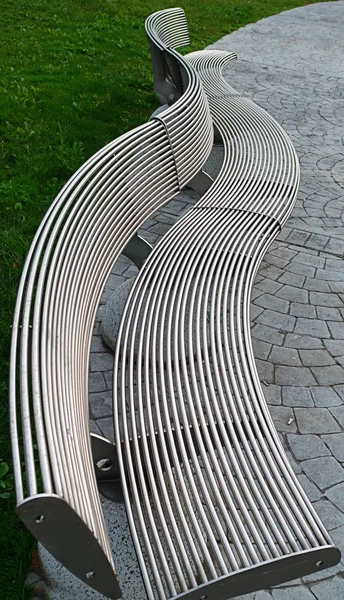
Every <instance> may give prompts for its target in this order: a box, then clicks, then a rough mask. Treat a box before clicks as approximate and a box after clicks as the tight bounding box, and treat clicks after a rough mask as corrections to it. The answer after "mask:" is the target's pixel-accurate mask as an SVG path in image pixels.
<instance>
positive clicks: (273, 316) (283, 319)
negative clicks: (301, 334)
mask: <svg viewBox="0 0 344 600" xmlns="http://www.w3.org/2000/svg"><path fill="white" fill-rule="evenodd" d="M295 321H296V319H295V317H289V316H288V315H283V314H281V313H278V312H276V311H273V310H265V311H264V312H263V313H262V314H261V315H259V317H258V319H257V323H260V324H261V325H267V326H269V327H273V328H274V329H279V330H283V331H284V332H287V331H293V329H294V325H295Z"/></svg>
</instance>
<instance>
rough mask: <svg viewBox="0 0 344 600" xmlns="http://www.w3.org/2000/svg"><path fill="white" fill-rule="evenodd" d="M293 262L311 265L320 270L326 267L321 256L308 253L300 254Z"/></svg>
mask: <svg viewBox="0 0 344 600" xmlns="http://www.w3.org/2000/svg"><path fill="white" fill-rule="evenodd" d="M311 237H312V236H311ZM310 239H311V238H310ZM293 260H294V262H299V263H302V264H303V265H309V266H310V267H319V268H320V269H322V268H323V267H324V265H325V259H324V258H320V256H314V254H307V252H299V253H298V254H297V255H296V256H295V258H294V259H293Z"/></svg>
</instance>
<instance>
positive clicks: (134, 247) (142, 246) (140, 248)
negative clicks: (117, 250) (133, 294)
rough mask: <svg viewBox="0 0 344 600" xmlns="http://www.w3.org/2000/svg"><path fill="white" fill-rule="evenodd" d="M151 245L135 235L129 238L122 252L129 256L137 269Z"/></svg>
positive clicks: (146, 256) (149, 250) (148, 252)
mask: <svg viewBox="0 0 344 600" xmlns="http://www.w3.org/2000/svg"><path fill="white" fill-rule="evenodd" d="M152 249H153V247H152V246H151V245H150V244H149V243H148V242H146V240H145V239H144V238H142V237H141V236H139V235H137V233H135V235H134V236H133V237H132V238H131V240H130V242H129V243H128V244H127V245H126V247H125V248H124V250H123V251H122V254H124V256H127V257H128V258H130V260H132V261H133V263H134V264H135V265H136V266H137V268H138V269H141V267H142V265H143V263H144V262H145V260H146V258H148V256H149V254H150V253H151V251H152Z"/></svg>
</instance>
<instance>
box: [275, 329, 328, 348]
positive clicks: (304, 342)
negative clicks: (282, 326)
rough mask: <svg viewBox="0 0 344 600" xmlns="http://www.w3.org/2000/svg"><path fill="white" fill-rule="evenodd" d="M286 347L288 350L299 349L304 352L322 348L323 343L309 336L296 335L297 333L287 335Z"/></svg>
mask: <svg viewBox="0 0 344 600" xmlns="http://www.w3.org/2000/svg"><path fill="white" fill-rule="evenodd" d="M284 345H285V346H286V347H288V348H299V349H304V350H311V349H313V348H314V349H318V348H321V347H322V343H321V341H320V340H318V339H317V338H315V337H311V336H308V335H300V334H298V335H296V334H295V333H288V334H287V335H286V338H285V342H284Z"/></svg>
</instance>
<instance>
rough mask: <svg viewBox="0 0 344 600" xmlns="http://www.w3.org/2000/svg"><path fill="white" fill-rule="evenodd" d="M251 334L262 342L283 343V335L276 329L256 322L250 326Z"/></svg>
mask: <svg viewBox="0 0 344 600" xmlns="http://www.w3.org/2000/svg"><path fill="white" fill-rule="evenodd" d="M252 336H253V337H255V338H257V339H258V340H262V341H263V342H267V343H271V344H276V345H279V346H281V345H282V344H283V341H284V338H285V335H284V334H283V333H279V332H278V331H277V330H276V329H272V328H271V327H268V326H267V325H260V324H256V325H254V327H253V328H252Z"/></svg>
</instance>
